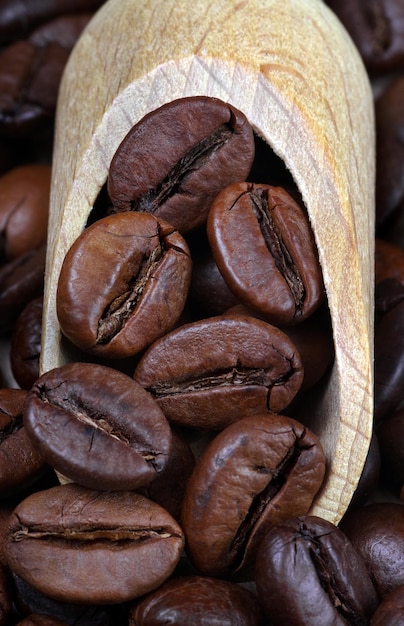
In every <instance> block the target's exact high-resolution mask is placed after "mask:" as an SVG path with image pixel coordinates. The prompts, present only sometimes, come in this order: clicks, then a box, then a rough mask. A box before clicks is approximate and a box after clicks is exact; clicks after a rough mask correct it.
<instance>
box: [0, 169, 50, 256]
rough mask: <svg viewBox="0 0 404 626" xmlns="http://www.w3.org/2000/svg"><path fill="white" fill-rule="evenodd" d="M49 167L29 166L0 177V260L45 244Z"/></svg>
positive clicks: (19, 254)
mask: <svg viewBox="0 0 404 626" xmlns="http://www.w3.org/2000/svg"><path fill="white" fill-rule="evenodd" d="M50 177H51V167H50V166H49V165H46V164H39V163H31V164H29V165H21V166H19V167H16V168H14V169H12V170H10V171H9V172H7V173H6V174H4V175H3V176H1V177H0V233H1V238H0V259H1V260H2V262H3V263H4V262H6V261H11V260H12V259H15V258H17V257H19V256H21V255H23V254H25V253H26V252H29V251H31V250H34V249H35V248H39V247H40V246H42V245H44V244H46V236H47V230H48V214H49V193H50Z"/></svg>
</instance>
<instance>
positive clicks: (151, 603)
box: [0, 0, 404, 626]
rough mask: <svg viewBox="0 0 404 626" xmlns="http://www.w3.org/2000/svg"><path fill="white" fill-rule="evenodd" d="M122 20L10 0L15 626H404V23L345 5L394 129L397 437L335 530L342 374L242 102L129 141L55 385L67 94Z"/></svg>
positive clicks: (390, 415)
mask: <svg viewBox="0 0 404 626" xmlns="http://www.w3.org/2000/svg"><path fill="white" fill-rule="evenodd" d="M101 4H102V2H100V1H98V2H97V1H95V0H92V1H91V0H87V1H86V0H81V1H80V0H75V1H74V2H73V1H70V2H63V1H61V0H58V1H57V2H56V1H54V2H52V1H51V0H48V1H47V2H46V3H38V2H37V1H36V0H30V1H29V0H26V1H25V2H24V3H16V2H15V1H11V0H7V1H6V0H3V1H0V46H1V48H0V224H1V225H2V230H1V232H2V239H1V264H0V331H1V349H2V363H0V366H1V373H2V385H1V388H0V418H1V437H0V592H1V593H0V625H2V624H11V625H17V624H25V625H27V624H36V625H38V626H40V625H43V626H47V625H51V624H52V625H53V624H55V625H58V624H62V625H63V624H64V625H66V624H71V625H73V624H75V625H82V626H85V625H87V624H88V625H92V624H93V625H95V626H98V625H100V626H101V625H102V626H158V625H159V624H162V625H163V624H168V623H170V624H178V625H187V626H189V625H190V624H195V626H197V625H199V624H201V625H202V624H206V625H208V624H209V625H212V624H220V625H223V626H225V625H227V624H228V625H231V624H232V625H233V624H234V625H236V624H237V625H239V626H240V625H246V626H260V625H262V626H263V625H266V624H268V626H269V625H271V626H277V625H280V626H286V625H288V626H294V625H295V624H296V625H302V624H305V625H307V626H317V625H318V626H320V625H321V626H327V625H331V624H332V625H336V624H341V626H342V625H345V624H348V625H353V626H356V625H358V626H360V625H363V626H365V625H366V624H370V625H371V626H395V625H396V624H397V625H398V624H401V623H404V507H403V504H404V444H403V436H404V405H403V392H402V389H403V378H404V356H403V355H404V349H403V348H404V345H402V342H403V339H402V337H403V336H404V332H402V331H403V330H404V312H403V313H400V311H401V309H402V306H403V304H402V303H403V301H404V299H403V297H402V294H404V231H403V223H404V220H403V215H404V213H403V209H404V204H403V203H404V183H403V181H404V178H403V175H404V171H402V169H401V168H402V156H403V149H404V148H403V145H404V144H403V129H404V107H403V106H401V103H402V102H403V103H404V8H401V7H400V1H399V0H395V1H390V2H389V1H388V0H385V1H384V2H381V1H375V2H372V3H366V2H362V1H360V0H355V2H353V3H352V2H349V3H348V2H347V0H344V1H342V2H339V1H338V0H335V1H331V0H330V1H329V2H328V4H329V5H330V7H331V9H332V10H333V11H335V13H336V14H337V15H338V17H339V18H340V19H341V21H342V22H343V23H344V24H345V26H346V28H347V30H348V31H349V32H350V33H351V36H352V38H353V39H354V41H355V43H356V45H357V47H358V49H359V51H360V53H361V54H362V58H363V60H364V63H365V65H366V68H367V70H368V72H369V76H370V78H371V80H372V83H373V85H374V90H375V92H374V93H375V111H376V123H377V181H376V197H377V206H376V211H377V224H376V264H375V277H376V281H375V282H376V293H375V296H376V307H375V321H376V325H375V427H374V434H373V439H372V443H371V446H370V449H369V454H368V458H367V461H366V464H365V467H364V471H363V475H362V477H361V480H360V483H359V485H358V488H357V491H356V492H355V494H354V497H353V499H352V502H351V504H350V506H349V509H348V511H347V513H346V514H345V516H344V518H343V519H342V521H341V523H340V524H339V525H338V527H337V526H335V525H333V524H331V523H330V522H328V521H326V520H323V519H320V518H318V517H314V516H312V515H309V514H308V512H309V510H310V507H311V503H312V502H313V499H314V498H315V496H316V494H317V493H318V492H319V490H320V489H321V485H322V483H323V480H324V477H325V475H326V471H327V463H326V457H325V454H324V451H323V449H322V445H321V442H320V440H319V439H318V438H317V436H316V434H315V432H313V431H312V429H311V428H310V423H308V421H307V415H306V412H305V410H304V409H305V405H306V403H307V402H309V401H311V399H312V398H313V397H315V395H316V394H317V393H321V389H322V387H323V385H324V383H325V381H326V380H327V376H328V374H329V371H330V367H331V365H332V362H333V358H334V351H333V348H334V346H333V337H332V330H331V323H330V316H329V312H328V307H327V299H326V294H325V290H324V286H323V281H322V274H321V267H320V265H319V262H318V258H317V250H316V246H315V242H314V237H313V234H312V232H311V229H310V224H309V220H308V218H307V214H306V209H305V206H304V204H303V202H302V198H301V196H300V194H299V190H298V189H297V188H296V186H295V184H294V181H293V180H292V178H291V176H290V174H289V173H288V171H287V170H286V168H285V167H284V165H283V163H282V162H281V160H280V159H279V158H278V157H277V156H276V155H275V154H274V153H273V152H272V151H271V149H270V147H269V146H268V145H266V144H265V143H264V142H263V141H262V140H261V139H260V138H259V137H258V136H256V135H255V133H254V131H253V129H252V128H251V126H250V124H249V122H248V120H247V119H246V117H245V116H244V114H243V113H242V112H241V111H239V110H237V109H235V108H234V107H233V106H231V105H229V104H227V103H225V102H222V101H220V100H217V99H212V98H207V97H203V96H200V97H193V98H184V99H180V100H176V101H174V102H171V103H169V104H168V105H165V106H163V107H161V108H158V109H156V110H155V111H152V112H151V113H150V114H148V115H147V116H146V117H145V118H143V119H142V120H140V122H139V123H138V124H137V125H136V126H135V127H134V128H133V129H132V130H131V131H130V132H129V133H128V135H127V136H126V137H125V139H124V140H123V142H122V143H121V145H120V146H119V148H118V150H117V152H116V154H115V156H114V158H113V160H112V162H111V166H110V171H109V175H108V179H107V181H106V183H105V186H104V187H103V189H102V190H101V192H100V194H99V197H98V198H97V200H96V202H95V203H94V207H93V210H92V211H91V214H90V216H89V219H88V224H87V226H86V228H85V229H84V230H83V232H82V233H81V235H80V236H79V237H78V239H77V240H76V241H75V242H74V243H73V245H72V247H71V249H70V250H69V251H68V253H67V255H66V258H65V260H64V263H63V267H62V271H61V275H60V279H59V283H58V290H57V313H58V318H59V321H60V325H61V329H62V332H63V341H64V342H66V345H68V346H70V347H71V348H72V354H76V355H77V358H76V359H75V360H74V361H73V362H71V363H69V364H67V365H64V366H61V367H59V368H57V369H55V370H51V371H49V372H46V373H44V374H42V375H41V376H40V375H39V354H40V343H41V321H42V296H43V276H44V263H45V255H46V235H47V232H46V231H47V216H48V209H49V188H50V173H51V167H52V140H53V122H54V112H55V105H56V96H57V91H58V86H59V81H60V77H61V72H62V70H63V67H64V65H65V63H66V60H67V58H68V55H69V52H70V50H71V48H72V47H73V45H74V42H75V41H76V40H77V37H78V36H79V34H80V32H81V31H82V28H83V27H84V25H85V24H86V23H87V22H88V20H89V19H90V17H91V15H92V14H93V12H94V11H95V10H97V8H98V7H99V6H101ZM157 147H158V149H157ZM95 260H96V261H95ZM402 363H403V365H402Z"/></svg>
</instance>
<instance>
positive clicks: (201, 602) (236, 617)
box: [129, 576, 263, 626]
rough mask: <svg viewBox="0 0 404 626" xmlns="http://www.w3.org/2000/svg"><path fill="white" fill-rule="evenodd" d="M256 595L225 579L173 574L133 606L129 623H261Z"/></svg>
mask: <svg viewBox="0 0 404 626" xmlns="http://www.w3.org/2000/svg"><path fill="white" fill-rule="evenodd" d="M262 617H263V616H262V610H261V608H260V605H259V603H258V600H257V598H256V596H255V595H254V594H253V593H252V592H251V591H249V590H248V589H245V588H243V587H241V586H240V585H236V584H235V583H231V582H228V581H225V580H219V579H216V578H209V577H203V576H190V577H188V578H181V577H180V578H174V579H171V580H169V581H167V582H165V583H164V584H163V585H162V586H161V587H159V589H157V590H156V591H152V592H151V593H150V594H149V595H147V596H146V597H145V598H143V599H142V600H141V601H140V602H139V603H138V604H136V605H135V606H134V607H133V608H132V609H131V610H130V615H129V626H164V625H166V624H175V625H176V626H189V625H190V624H192V626H212V624H218V625H219V624H220V626H260V625H261V624H262V623H263V622H262Z"/></svg>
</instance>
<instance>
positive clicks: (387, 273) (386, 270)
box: [375, 237, 404, 287]
mask: <svg viewBox="0 0 404 626" xmlns="http://www.w3.org/2000/svg"><path fill="white" fill-rule="evenodd" d="M386 280H397V281H398V282H400V283H403V285H404V249H403V248H402V247H401V246H399V245H397V244H395V243H392V242H391V241H386V240H384V239H380V238H379V237H376V239H375V284H376V287H377V286H378V285H379V283H381V282H384V281H386Z"/></svg>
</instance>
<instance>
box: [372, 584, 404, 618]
mask: <svg viewBox="0 0 404 626" xmlns="http://www.w3.org/2000/svg"><path fill="white" fill-rule="evenodd" d="M403 623H404V585H403V586H402V587H397V589H395V590H394V591H391V592H390V593H388V594H387V596H385V597H384V599H383V601H382V602H381V603H380V605H379V606H378V607H377V609H376V611H375V613H374V614H373V616H372V619H371V620H370V626H402V625H403Z"/></svg>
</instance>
